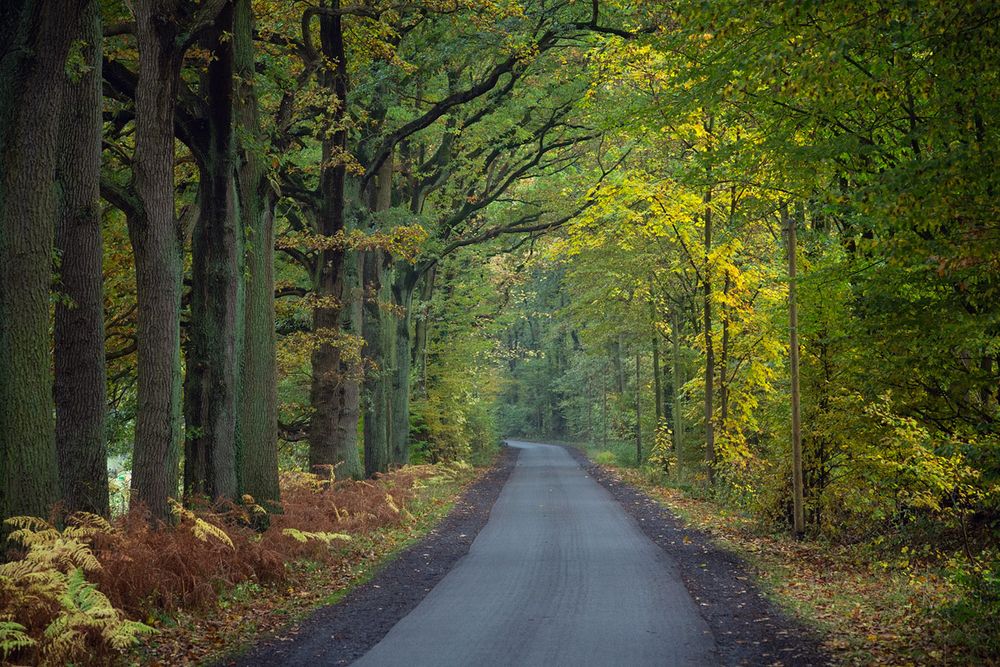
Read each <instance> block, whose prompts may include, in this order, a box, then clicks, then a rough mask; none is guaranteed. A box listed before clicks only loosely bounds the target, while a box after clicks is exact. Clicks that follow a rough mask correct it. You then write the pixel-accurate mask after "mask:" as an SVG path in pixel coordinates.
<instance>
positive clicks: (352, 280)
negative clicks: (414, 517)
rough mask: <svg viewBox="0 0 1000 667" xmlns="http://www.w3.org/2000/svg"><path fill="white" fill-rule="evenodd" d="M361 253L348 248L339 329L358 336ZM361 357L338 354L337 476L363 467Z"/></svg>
mask: <svg viewBox="0 0 1000 667" xmlns="http://www.w3.org/2000/svg"><path fill="white" fill-rule="evenodd" d="M361 268H362V267H361V255H360V254H359V253H358V252H356V251H349V252H348V253H347V255H346V256H345V259H344V280H343V286H344V287H343V292H342V294H343V296H342V299H341V300H342V309H341V311H340V331H341V333H343V334H344V335H347V336H361V323H362V313H361V303H362V294H361ZM363 375H364V370H363V369H362V367H361V363H360V359H358V360H355V359H353V358H350V357H347V356H345V355H341V356H340V374H339V381H338V383H337V386H336V389H335V390H334V404H335V410H334V412H333V414H332V419H333V422H332V427H331V430H332V432H333V454H332V457H333V460H332V463H333V465H334V466H336V472H337V477H338V478H339V479H348V478H353V479H361V478H362V477H364V473H365V469H364V466H363V465H362V462H361V457H360V456H359V454H358V419H359V418H360V416H361V378H362V376H363Z"/></svg>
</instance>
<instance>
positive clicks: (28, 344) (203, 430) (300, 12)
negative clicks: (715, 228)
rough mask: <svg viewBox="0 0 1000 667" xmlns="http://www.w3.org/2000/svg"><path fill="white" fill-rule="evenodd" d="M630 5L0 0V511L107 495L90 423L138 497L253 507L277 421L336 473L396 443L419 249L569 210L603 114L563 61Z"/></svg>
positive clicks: (274, 453)
mask: <svg viewBox="0 0 1000 667" xmlns="http://www.w3.org/2000/svg"><path fill="white" fill-rule="evenodd" d="M640 18H644V19H645V18H648V17H645V16H644V17H640ZM643 25H651V23H649V22H648V21H647V22H645V23H641V22H640V21H639V20H638V19H636V18H635V17H631V16H630V15H629V13H628V12H627V11H625V9H623V8H615V7H611V8H608V7H601V6H600V3H593V5H588V6H584V5H579V4H577V3H573V2H555V3H553V2H543V1H539V2H527V3H510V4H509V5H508V4H505V3H499V4H498V3H491V2H479V1H477V0H426V1H421V2H409V3H389V2H381V1H378V0H365V1H363V2H359V3H356V4H346V3H341V2H340V0H328V1H327V0H319V1H318V2H315V3H299V2H281V1H275V2H259V3H251V2H250V0H202V1H201V2H195V1H194V0H137V1H136V2H134V3H125V2H120V1H119V0H71V1H68V2H54V1H47V0H16V1H14V2H5V3H3V8H2V9H0V48H2V51H3V54H2V62H3V67H2V70H0V96H2V98H3V99H2V101H0V154H2V156H3V162H4V168H3V180H2V186H0V211H2V213H0V215H2V222H0V266H2V267H3V269H2V270H3V275H2V276H0V284H2V292H0V323H2V324H0V350H2V351H0V392H2V393H0V405H2V408H0V514H2V515H3V516H4V517H9V516H16V515H36V516H45V515H47V514H48V512H49V511H50V510H51V508H52V507H53V505H54V504H56V503H57V502H58V503H60V504H61V506H62V507H63V508H64V509H65V510H68V511H73V510H86V511H90V512H94V513H98V514H104V515H106V514H108V512H109V491H108V480H107V470H106V465H107V457H108V453H109V442H111V443H112V445H113V446H112V449H114V450H115V451H118V450H117V449H116V446H114V445H115V443H121V442H124V443H126V444H125V447H124V452H125V455H126V456H127V457H128V458H130V461H131V471H132V473H131V481H130V484H129V485H130V489H131V492H130V503H131V506H132V507H133V508H137V507H142V508H144V509H145V510H147V511H148V512H150V513H151V515H152V516H153V517H156V518H165V517H167V516H168V514H169V512H170V505H169V499H171V498H177V497H180V496H183V497H184V498H186V499H187V500H188V501H191V502H193V501H197V500H198V499H208V500H210V501H214V500H220V499H230V500H235V501H240V500H241V499H243V498H245V496H250V497H252V498H253V499H254V501H255V502H259V503H268V502H274V501H277V500H278V496H279V488H278V468H279V458H280V457H281V456H282V454H281V450H280V448H279V445H280V444H281V443H286V444H287V443H295V442H298V441H304V442H305V443H307V455H306V459H307V462H308V466H310V468H312V469H320V468H322V467H324V466H329V467H330V468H332V469H333V470H334V471H335V474H336V475H337V476H339V477H361V476H365V475H373V474H376V473H378V472H380V471H385V470H387V469H388V468H389V467H390V466H393V465H399V464H403V463H406V461H407V460H408V456H409V449H410V446H409V445H410V421H411V420H410V397H411V393H412V392H411V389H412V387H411V385H413V384H414V381H415V379H416V378H422V379H421V380H419V381H418V382H420V383H421V387H420V389H421V392H423V393H422V394H421V395H426V394H425V390H426V387H424V386H423V384H422V383H423V382H424V380H426V378H427V375H428V374H427V372H426V368H425V364H426V346H427V344H428V339H429V338H430V340H431V341H433V340H434V338H433V336H431V337H429V336H428V334H427V327H428V322H429V320H428V318H426V317H417V318H414V315H413V313H414V312H415V311H416V312H417V313H418V314H419V313H421V312H426V311H427V306H426V304H429V303H431V302H432V299H433V297H434V294H435V290H436V284H437V282H436V275H437V273H438V267H439V264H440V263H441V261H442V260H443V259H444V258H447V257H448V256H449V255H451V254H453V253H455V252H456V251H458V250H460V249H463V248H467V247H472V246H476V245H480V244H484V243H488V242H492V241H494V240H495V239H498V238H501V237H510V238H521V239H526V238H535V237H536V236H537V235H539V234H542V233H544V232H545V231H547V230H550V229H554V228H557V227H559V226H561V225H563V224H565V223H566V222H567V221H568V220H569V219H571V218H572V217H573V216H574V215H576V214H578V213H579V212H580V211H582V210H583V209H585V208H586V207H588V206H589V205H590V204H591V201H592V195H593V192H594V187H595V186H597V185H598V184H599V183H600V182H601V181H602V180H603V179H604V177H606V176H607V174H608V172H609V170H610V168H609V167H608V166H607V165H604V164H597V163H596V162H595V161H594V160H593V159H592V154H593V153H594V150H595V146H598V145H599V143H600V137H601V136H602V134H603V132H604V129H602V128H601V127H600V124H599V123H597V122H595V119H594V118H593V117H592V114H591V113H590V112H588V111H587V110H586V108H585V105H584V96H585V91H586V88H587V77H579V76H575V74H574V73H573V71H572V67H567V65H568V64H569V65H573V64H576V65H580V66H581V67H582V66H583V64H584V63H585V60H586V58H587V56H586V54H587V53H589V52H591V51H593V50H594V49H595V48H598V47H599V46H600V45H602V44H603V43H604V42H605V41H607V40H608V39H618V38H630V37H632V36H633V34H639V32H640V31H641V30H643V28H642V26H643ZM646 30H647V32H648V29H646ZM633 31H634V32H633ZM616 35H617V37H616ZM596 150H597V152H598V153H600V149H599V147H598V148H597V149H596ZM536 181H547V182H552V183H558V185H559V187H560V188H561V189H560V191H559V196H558V197H556V196H553V194H552V193H551V192H544V191H539V190H537V189H531V188H526V184H530V183H535V182H536ZM487 213H489V214H487ZM449 289H450V288H449ZM288 303H292V304H293V305H292V306H288V305H287V304H288ZM289 308H290V309H291V310H292V311H294V312H292V313H291V314H289V313H287V312H286V311H287V310H288V309H289ZM276 323H277V324H276ZM109 406H110V410H109ZM359 440H360V441H359Z"/></svg>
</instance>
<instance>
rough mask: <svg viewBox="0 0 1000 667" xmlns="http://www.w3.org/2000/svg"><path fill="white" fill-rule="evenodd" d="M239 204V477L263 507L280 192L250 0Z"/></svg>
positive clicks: (273, 435)
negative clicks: (265, 151) (271, 169)
mask: <svg viewBox="0 0 1000 667" xmlns="http://www.w3.org/2000/svg"><path fill="white" fill-rule="evenodd" d="M233 58H234V62H233V65H234V69H235V71H236V86H235V100H234V102H235V123H236V126H237V128H238V131H237V148H238V154H239V160H240V164H239V169H238V172H237V173H238V178H237V199H238V202H239V210H240V216H241V218H242V220H243V230H244V233H245V234H246V243H245V245H244V255H243V256H244V263H245V272H244V275H245V279H244V280H245V282H244V311H243V314H242V317H243V346H242V354H241V355H240V361H239V388H240V390H239V403H238V406H237V412H236V472H237V477H238V480H239V487H240V491H241V492H242V493H245V494H249V495H250V496H252V497H253V498H254V499H255V500H256V501H257V502H258V503H265V502H268V501H270V502H274V501H277V500H278V499H279V495H280V493H279V489H278V390H277V382H278V376H277V369H276V366H275V332H274V195H273V192H272V190H271V187H270V186H269V184H268V181H267V175H266V170H265V165H264V164H263V156H262V155H261V154H260V153H259V150H260V149H259V147H258V146H257V143H258V141H260V138H261V134H262V133H261V129H260V120H259V115H258V107H257V94H256V90H255V87H254V83H253V79H254V60H255V58H254V47H253V10H252V8H251V0H236V7H235V10H234V18H233Z"/></svg>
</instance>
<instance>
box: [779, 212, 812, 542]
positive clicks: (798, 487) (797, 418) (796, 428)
mask: <svg viewBox="0 0 1000 667" xmlns="http://www.w3.org/2000/svg"><path fill="white" fill-rule="evenodd" d="M781 222H782V225H783V226H784V227H785V233H786V234H787V235H788V319H789V327H788V328H789V346H790V349H789V363H790V366H791V375H792V377H791V380H792V510H793V515H794V516H793V527H794V530H795V535H796V536H799V537H801V536H802V534H803V533H804V532H805V528H806V527H805V510H804V508H803V489H802V487H803V481H802V423H801V415H800V411H799V313H798V306H797V303H796V284H795V283H796V271H795V263H796V262H795V253H796V240H795V221H794V220H793V219H792V218H791V216H789V215H788V202H782V204H781Z"/></svg>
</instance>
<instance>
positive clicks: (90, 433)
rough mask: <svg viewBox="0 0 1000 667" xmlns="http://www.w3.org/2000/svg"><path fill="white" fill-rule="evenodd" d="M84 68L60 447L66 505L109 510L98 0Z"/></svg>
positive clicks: (71, 89) (69, 118)
mask: <svg viewBox="0 0 1000 667" xmlns="http://www.w3.org/2000/svg"><path fill="white" fill-rule="evenodd" d="M77 35H78V38H79V39H80V40H81V41H82V42H83V43H84V44H85V46H84V50H83V52H82V56H83V64H84V65H85V66H86V68H87V69H86V71H84V72H82V73H80V74H79V75H75V76H74V77H71V79H70V82H69V83H68V84H67V91H66V93H65V96H66V97H65V99H64V101H63V109H62V116H61V119H60V131H59V134H60V139H61V144H60V147H59V158H58V167H57V172H56V183H57V189H58V191H59V194H60V204H61V206H60V209H59V216H58V219H57V221H56V250H57V252H58V254H59V258H60V262H59V286H58V291H59V293H60V296H61V298H60V299H59V300H58V301H57V302H56V309H55V311H56V312H55V326H54V336H55V391H54V396H55V406H56V450H57V452H58V455H59V484H60V487H61V491H62V494H61V497H62V501H63V504H64V506H65V508H66V510H67V511H69V512H73V511H84V512H91V513H93V514H100V515H102V516H108V514H109V512H110V509H109V506H108V462H107V433H106V431H105V414H106V412H107V405H106V400H105V396H106V393H107V386H106V385H107V371H106V369H105V361H104V277H103V273H102V254H103V243H102V240H101V205H100V196H101V194H100V176H101V129H102V122H103V121H102V119H101V38H102V29H101V14H100V6H99V4H98V2H96V0H92V1H90V2H88V3H87V5H86V7H85V8H84V9H83V10H82V12H81V13H80V15H79V17H78V28H77Z"/></svg>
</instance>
